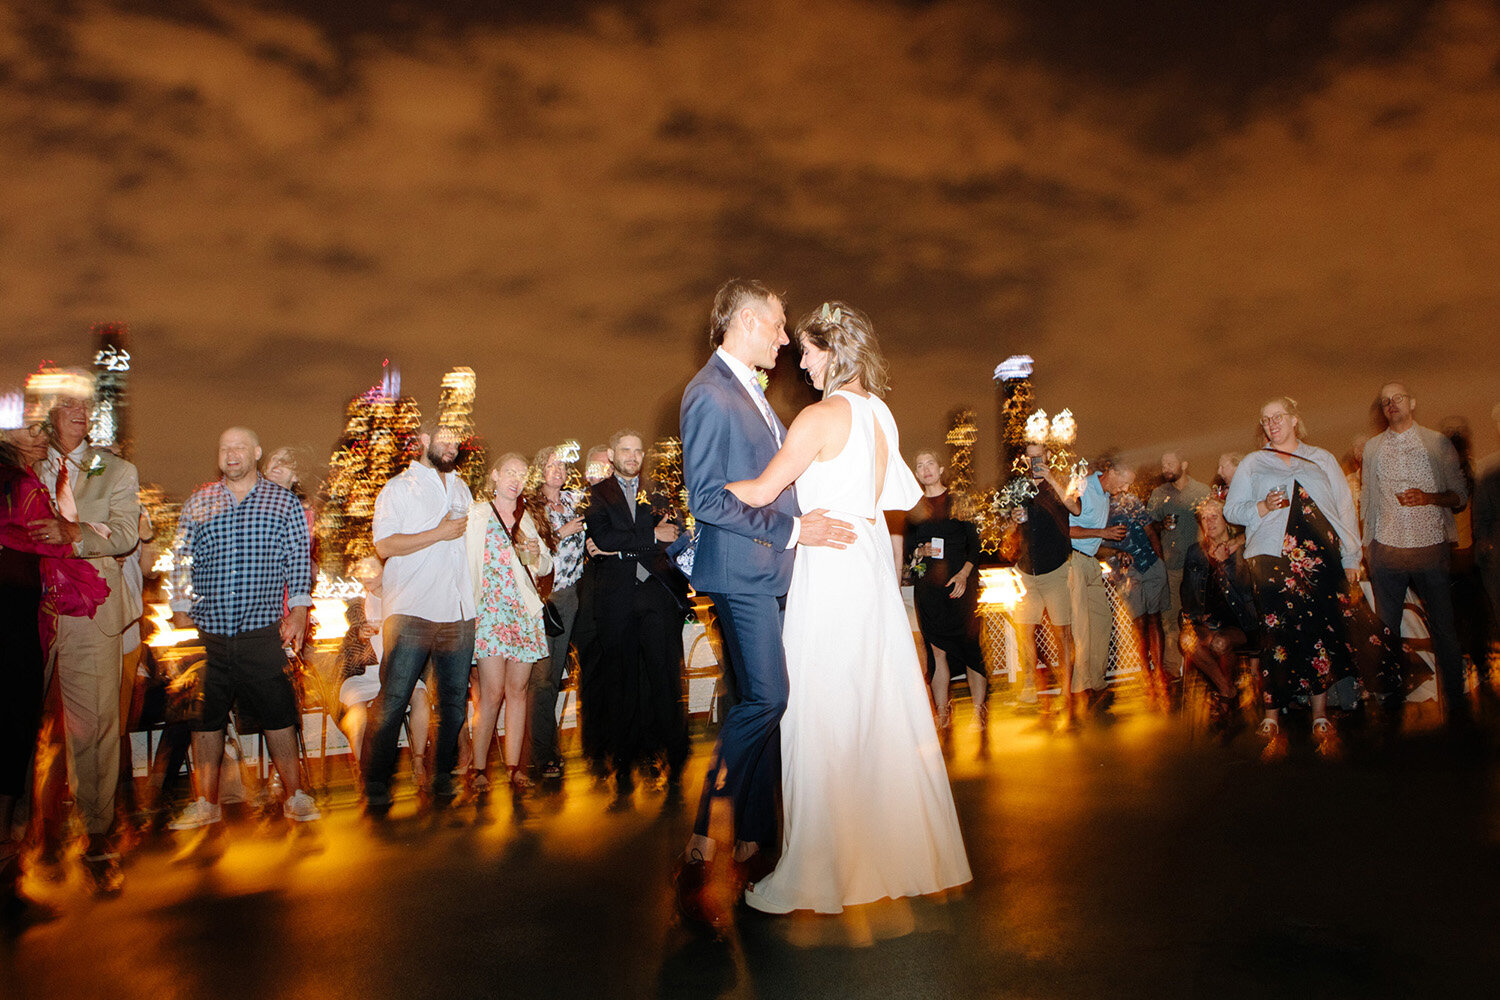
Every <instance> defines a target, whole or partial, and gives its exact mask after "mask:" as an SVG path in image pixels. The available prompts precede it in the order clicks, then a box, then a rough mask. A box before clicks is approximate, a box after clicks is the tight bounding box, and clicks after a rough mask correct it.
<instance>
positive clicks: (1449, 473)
mask: <svg viewBox="0 0 1500 1000" xmlns="http://www.w3.org/2000/svg"><path fill="white" fill-rule="evenodd" d="M1379 403H1380V412H1381V415H1382V416H1384V417H1385V421H1386V425H1387V426H1386V429H1385V430H1384V431H1383V432H1381V433H1380V434H1377V435H1376V436H1375V437H1373V438H1371V439H1370V441H1369V442H1368V443H1367V444H1366V445H1365V454H1364V481H1363V482H1364V485H1363V488H1362V490H1361V492H1360V509H1361V512H1362V514H1363V516H1364V522H1365V523H1364V540H1363V541H1364V547H1365V560H1366V564H1367V565H1368V567H1369V572H1370V585H1371V587H1372V589H1373V590H1374V592H1375V611H1376V613H1377V614H1378V615H1379V616H1380V620H1381V621H1382V622H1383V623H1384V624H1385V626H1386V628H1387V629H1389V630H1390V631H1389V635H1390V636H1391V641H1392V642H1399V641H1400V639H1399V637H1400V635H1401V614H1402V612H1403V610H1404V609H1405V605H1406V590H1407V587H1410V588H1411V589H1412V590H1414V591H1416V594H1417V596H1418V597H1419V598H1421V600H1422V604H1423V606H1424V607H1425V608H1426V609H1427V625H1428V628H1429V630H1430V631H1431V633H1432V645H1433V650H1434V652H1435V653H1436V654H1437V670H1438V676H1439V678H1440V679H1441V683H1442V686H1443V697H1444V700H1445V701H1446V702H1447V713H1448V723H1449V725H1459V724H1463V723H1466V722H1468V721H1469V715H1470V713H1469V704H1468V701H1467V700H1466V696H1465V694H1464V662H1463V653H1462V652H1461V650H1460V648H1459V643H1458V629H1457V628H1456V627H1455V626H1454V621H1453V598H1452V594H1451V591H1450V590H1449V579H1448V572H1449V570H1448V560H1449V548H1450V544H1451V543H1452V542H1453V541H1455V540H1456V538H1457V537H1458V536H1457V531H1456V529H1455V526H1454V521H1453V515H1454V514H1455V513H1456V512H1458V511H1461V510H1463V509H1464V507H1465V506H1467V505H1468V502H1469V493H1468V489H1467V487H1466V485H1465V483H1464V477H1463V473H1462V472H1461V471H1460V469H1459V464H1458V453H1457V452H1455V451H1454V450H1453V445H1452V444H1451V443H1449V441H1448V439H1447V438H1446V437H1444V436H1443V435H1442V434H1439V433H1438V432H1437V431H1434V430H1428V429H1427V428H1426V427H1422V426H1419V425H1418V424H1417V421H1416V417H1415V412H1416V408H1417V401H1416V399H1415V398H1414V397H1413V396H1412V394H1411V392H1410V391H1409V390H1408V389H1407V388H1406V386H1405V385H1403V384H1402V383H1400V382H1387V383H1386V384H1385V385H1383V386H1381V388H1380V397H1379ZM1405 697H1406V693H1405V690H1404V688H1402V689H1398V690H1396V691H1387V692H1385V709H1386V713H1387V718H1388V719H1389V721H1390V723H1391V725H1392V726H1393V727H1395V726H1398V725H1399V723H1400V719H1401V708H1402V704H1403V703H1404V701H1405Z"/></svg>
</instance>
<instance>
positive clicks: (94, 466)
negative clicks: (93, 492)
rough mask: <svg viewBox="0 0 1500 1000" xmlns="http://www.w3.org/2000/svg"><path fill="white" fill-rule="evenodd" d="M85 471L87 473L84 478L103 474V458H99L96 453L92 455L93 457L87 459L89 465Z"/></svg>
mask: <svg viewBox="0 0 1500 1000" xmlns="http://www.w3.org/2000/svg"><path fill="white" fill-rule="evenodd" d="M86 471H87V473H88V475H87V476H86V477H85V478H88V479H93V478H94V477H95V476H99V475H103V473H104V459H102V458H100V457H99V456H98V455H97V454H96V455H94V457H93V458H92V459H90V460H89V467H88V469H87V470H86Z"/></svg>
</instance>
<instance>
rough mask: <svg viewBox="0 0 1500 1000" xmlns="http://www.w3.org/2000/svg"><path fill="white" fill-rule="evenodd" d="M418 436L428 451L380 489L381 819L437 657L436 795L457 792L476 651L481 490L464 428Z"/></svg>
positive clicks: (376, 753) (374, 811) (371, 746)
mask: <svg viewBox="0 0 1500 1000" xmlns="http://www.w3.org/2000/svg"><path fill="white" fill-rule="evenodd" d="M419 440H420V442H421V447H422V453H421V455H420V457H419V458H417V460H416V461H414V462H412V463H411V465H410V466H409V467H408V468H407V470H406V471H405V472H403V473H401V474H400V475H398V476H396V477H395V478H394V479H392V480H391V481H390V482H389V483H386V484H385V487H384V488H383V489H381V491H380V495H379V496H377V497H376V498H375V521H374V526H373V534H374V538H375V554H376V555H378V556H380V558H381V559H384V560H385V573H384V578H383V579H384V584H383V586H384V595H383V600H384V608H383V610H384V612H385V616H386V617H385V623H384V628H383V636H384V639H385V648H386V655H385V662H384V663H382V664H381V669H380V696H379V698H377V699H376V702H375V717H376V721H375V724H374V725H373V726H371V727H370V728H369V729H368V730H367V732H368V734H369V735H368V737H367V740H368V745H367V747H366V754H365V810H366V812H367V813H368V815H369V816H370V817H371V818H373V819H381V818H383V817H384V816H385V814H386V813H387V812H388V811H389V810H390V808H391V790H390V785H391V774H392V772H393V771H394V770H395V768H396V752H397V748H396V740H397V737H399V736H400V733H401V720H402V719H404V718H405V717H406V706H407V703H408V702H410V701H411V695H412V691H413V689H415V688H416V686H417V678H419V677H420V676H421V675H422V672H423V671H424V670H426V669H427V661H428V660H429V659H431V660H432V665H433V672H434V674H435V675H436V681H437V700H438V710H439V714H438V733H437V761H436V764H435V766H434V768H433V772H432V796H433V801H434V802H435V803H437V804H438V805H439V806H443V805H447V804H448V803H449V802H451V801H452V799H453V769H454V767H455V766H456V765H457V763H458V734H459V731H460V729H462V727H463V724H464V709H465V705H466V704H467V702H468V697H469V667H470V665H471V664H472V663H473V660H474V587H473V584H472V582H471V580H470V578H469V564H468V560H467V558H466V557H465V554H464V529H465V527H466V526H467V524H468V512H469V507H470V505H471V504H472V503H473V502H474V498H473V496H472V495H471V494H470V493H469V487H468V486H467V485H466V484H465V483H464V481H463V479H462V478H460V477H459V476H458V474H457V473H455V472H454V470H455V469H456V468H457V467H458V444H459V434H458V432H457V431H455V430H454V429H453V428H450V427H439V428H437V429H436V430H435V431H428V432H424V433H423V434H422V435H421V437H420V438H419Z"/></svg>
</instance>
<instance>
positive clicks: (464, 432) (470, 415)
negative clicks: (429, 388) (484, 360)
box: [438, 368, 476, 438]
mask: <svg viewBox="0 0 1500 1000" xmlns="http://www.w3.org/2000/svg"><path fill="white" fill-rule="evenodd" d="M475 385H476V381H475V378H474V369H472V368H455V369H453V370H452V371H450V372H449V373H448V374H446V375H444V376H443V382H442V388H441V390H440V391H439V392H438V425H439V426H440V427H451V428H453V429H455V430H457V431H458V433H459V435H460V436H461V437H464V438H467V437H469V435H471V434H473V433H474V387H475Z"/></svg>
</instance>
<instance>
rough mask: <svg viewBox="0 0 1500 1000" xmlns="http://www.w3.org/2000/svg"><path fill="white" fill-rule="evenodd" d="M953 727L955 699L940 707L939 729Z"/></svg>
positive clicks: (938, 716) (938, 715) (938, 714)
mask: <svg viewBox="0 0 1500 1000" xmlns="http://www.w3.org/2000/svg"><path fill="white" fill-rule="evenodd" d="M951 725H953V699H951V698H950V699H949V700H947V701H945V702H943V703H942V704H941V705H939V706H938V713H937V727H938V728H939V729H947V728H948V727H949V726H951Z"/></svg>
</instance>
